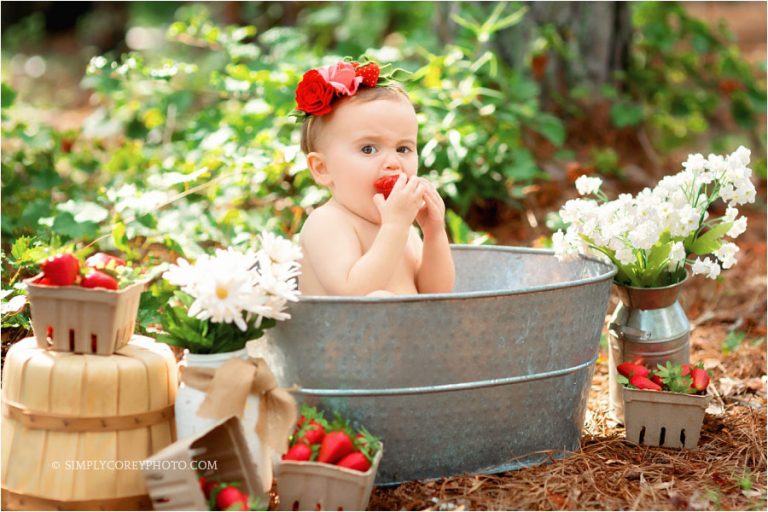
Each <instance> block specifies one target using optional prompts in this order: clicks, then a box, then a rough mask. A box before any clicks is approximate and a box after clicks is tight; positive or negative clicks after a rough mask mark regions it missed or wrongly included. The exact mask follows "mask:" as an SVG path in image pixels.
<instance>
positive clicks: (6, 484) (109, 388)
mask: <svg viewBox="0 0 768 512" xmlns="http://www.w3.org/2000/svg"><path fill="white" fill-rule="evenodd" d="M177 386H178V375H177V367H176V360H175V358H174V356H173V354H172V352H171V350H170V348H169V347H168V346H166V345H164V344H161V343H155V342H154V341H153V340H151V339H149V338H146V337H141V336H135V337H134V338H133V340H131V342H130V343H129V344H128V345H126V346H125V347H123V348H122V349H120V350H119V351H118V352H117V353H116V354H114V355H111V356H94V355H80V354H74V353H71V352H55V351H51V350H46V349H41V348H40V347H38V346H37V343H36V341H35V339H34V338H26V339H24V340H22V341H19V342H18V343H16V344H14V345H13V346H12V347H11V349H10V350H9V351H8V354H7V356H6V360H5V366H4V368H3V416H4V418H3V428H2V441H3V442H2V498H3V499H2V502H3V503H2V505H3V508H12V509H18V510H24V509H32V510H56V509H58V510H99V509H104V510H113V509H114V510H116V509H121V510H137V509H148V508H149V507H150V502H149V498H148V496H147V492H146V488H145V486H144V479H143V478H142V474H141V470H140V464H141V462H142V461H143V460H144V459H146V458H147V457H149V456H150V455H152V454H153V453H154V452H156V451H158V450H160V449H162V448H164V447H165V446H168V445H169V444H171V443H172V442H173V441H174V440H175V436H176V433H175V423H174V417H173V403H174V400H175V396H176V389H177Z"/></svg>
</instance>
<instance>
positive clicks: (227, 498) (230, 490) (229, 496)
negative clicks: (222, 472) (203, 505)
mask: <svg viewBox="0 0 768 512" xmlns="http://www.w3.org/2000/svg"><path fill="white" fill-rule="evenodd" d="M199 482H200V489H202V491H203V493H204V494H205V499H207V500H208V510H267V508H266V507H265V506H263V505H262V503H261V500H260V499H259V498H258V497H255V496H249V495H248V494H247V493H244V492H243V491H241V490H240V484H239V483H224V482H219V481H217V480H213V479H208V478H206V477H204V476H201V477H200V478H199Z"/></svg>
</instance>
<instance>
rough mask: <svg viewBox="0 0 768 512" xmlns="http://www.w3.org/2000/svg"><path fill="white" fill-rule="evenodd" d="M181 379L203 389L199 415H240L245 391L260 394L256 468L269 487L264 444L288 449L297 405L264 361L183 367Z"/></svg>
mask: <svg viewBox="0 0 768 512" xmlns="http://www.w3.org/2000/svg"><path fill="white" fill-rule="evenodd" d="M181 382H183V383H184V384H185V385H187V386H190V387H193V388H195V389H198V390H200V391H203V392H204V393H205V399H204V400H203V403H202V404H201V405H200V408H199V409H198V410H197V415H198V416H200V417H202V418H213V419H224V418H227V417H230V416H241V417H242V415H243V411H244V410H245V404H246V400H247V399H248V395H249V394H251V393H253V394H255V395H257V396H258V397H259V416H258V419H257V420H256V429H255V430H256V435H257V436H258V439H259V441H260V443H261V445H262V450H261V452H262V460H261V461H257V462H259V464H258V466H260V467H258V468H257V471H258V472H259V474H260V478H261V479H262V485H263V486H264V487H265V488H266V489H267V490H268V489H269V488H270V486H271V484H272V463H271V460H270V458H269V450H266V449H264V448H265V445H266V446H267V447H269V448H271V449H272V450H274V451H275V452H277V453H279V454H282V453H285V452H286V451H287V450H288V437H289V436H290V434H291V432H292V431H293V428H294V425H295V424H296V419H297V418H296V417H297V413H296V409H297V406H296V400H295V399H294V398H293V396H292V395H291V394H290V393H289V392H288V390H286V389H283V388H280V387H278V385H277V380H276V379H275V376H274V375H273V374H272V370H270V368H269V366H268V365H267V363H266V361H264V359H262V358H249V359H248V360H243V359H239V358H232V359H230V360H228V361H227V362H225V363H224V364H223V365H221V366H220V367H218V368H201V367H198V366H189V367H182V372H181Z"/></svg>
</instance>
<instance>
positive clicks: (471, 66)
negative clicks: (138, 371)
mask: <svg viewBox="0 0 768 512" xmlns="http://www.w3.org/2000/svg"><path fill="white" fill-rule="evenodd" d="M210 9H214V11H215V7H214V6H213V5H211V6H206V4H185V5H182V6H180V7H179V6H178V5H175V6H172V7H169V6H168V5H167V4H158V5H151V4H150V3H146V4H145V3H137V4H136V6H135V7H134V9H133V10H132V12H131V23H132V24H134V25H147V26H152V25H155V26H159V27H160V29H161V30H162V31H163V33H164V34H165V41H164V42H163V43H162V44H160V45H159V46H156V47H154V48H152V49H147V50H142V51H133V52H128V53H123V54H117V53H115V54H112V53H110V54H106V55H98V56H95V57H93V58H91V59H90V62H89V63H88V65H87V69H86V72H85V75H84V77H83V79H82V82H81V86H82V88H84V89H86V90H87V91H90V92H91V104H92V105H93V106H94V107H95V108H94V110H93V112H92V113H91V114H90V115H89V117H88V118H87V119H86V121H85V123H84V124H83V126H82V128H81V129H76V130H67V131H62V130H59V129H56V128H54V123H49V122H47V121H46V120H45V119H44V118H42V117H41V116H39V115H36V112H37V111H38V110H40V106H38V105H35V104H34V103H33V102H30V100H28V99H27V98H26V97H25V96H26V94H25V93H26V91H25V90H14V89H13V88H12V87H11V86H10V84H9V83H8V81H7V80H6V79H5V78H4V80H3V86H2V136H3V141H2V186H3V196H2V210H3V215H2V235H3V266H4V270H5V272H4V273H3V279H2V283H3V285H2V286H3V289H11V290H13V292H12V293H11V294H9V295H8V296H7V297H6V298H4V299H3V300H4V302H7V300H9V299H11V298H12V297H13V296H15V295H18V294H22V293H23V289H22V288H21V287H20V286H19V280H20V279H21V278H22V277H25V276H28V275H31V274H32V273H34V272H35V271H36V270H37V267H36V265H37V262H38V261H39V258H40V257H41V256H44V255H45V254H48V253H50V252H51V251H55V250H57V249H60V248H61V247H62V246H64V245H65V244H70V246H71V247H77V248H82V247H83V246H84V245H86V244H90V243H92V242H94V241H95V243H94V244H93V247H94V248H95V247H98V248H100V249H102V250H115V251H118V252H120V253H122V254H124V255H126V256H127V258H128V259H130V260H133V261H134V262H138V263H140V264H142V265H146V266H151V265H154V264H156V263H158V262H160V261H163V260H169V259H173V258H174V257H176V256H179V255H183V256H186V257H189V258H194V257H195V256H196V255H199V254H201V253H202V252H204V251H208V250H210V249H211V248H212V247H215V246H222V245H223V246H235V247H237V246H250V245H252V244H253V243H254V242H255V240H256V237H257V235H258V233H259V232H260V231H262V230H270V231H273V232H276V233H280V234H283V235H285V236H288V237H291V236H295V235H296V233H297V232H298V230H299V229H300V227H301V224H302V222H303V220H304V219H305V218H306V215H307V213H308V211H310V210H311V208H312V207H314V206H317V205H319V204H321V203H322V202H323V201H325V200H326V199H327V197H328V193H327V191H326V190H324V189H322V188H320V187H318V186H316V185H315V184H314V183H313V181H312V179H311V176H310V175H309V173H308V172H307V170H306V166H305V163H304V159H303V155H302V154H301V153H300V151H299V147H298V137H299V130H298V129H297V126H296V125H295V124H294V122H293V120H292V119H291V118H289V117H288V115H287V114H288V113H289V112H290V111H291V110H292V109H293V108H294V99H293V93H294V88H295V86H296V84H297V83H298V81H299V80H300V78H301V75H302V73H303V72H304V71H306V70H308V69H310V68H315V67H318V66H321V65H328V64H330V63H333V62H335V61H336V60H338V59H339V58H340V57H343V56H345V55H352V56H356V55H359V54H362V53H367V54H368V55H370V56H371V57H374V58H376V59H378V60H380V61H382V62H393V63H395V64H396V65H397V66H399V67H403V68H406V69H408V70H409V71H411V72H412V73H413V80H412V81H411V82H409V83H408V84H406V88H407V90H408V91H409V94H410V95H411V98H412V100H413V101H414V103H415V105H416V106H417V110H418V116H419V121H420V126H421V131H420V137H421V140H420V141H419V146H420V147H419V153H420V157H421V170H420V173H421V174H422V175H426V176H427V177H429V178H430V179H431V180H433V181H434V182H435V183H436V184H437V185H438V187H439V190H440V192H441V194H442V195H443V197H445V198H446V202H447V204H448V206H449V212H448V219H447V221H448V227H449V232H450V234H451V237H452V239H453V241H454V242H458V243H469V242H474V243H487V242H489V241H490V239H489V237H488V236H486V235H484V234H482V233H476V232H474V231H473V230H472V229H471V228H470V227H469V225H468V224H467V223H466V222H465V220H464V219H466V218H467V214H468V212H470V210H471V208H472V207H473V205H475V204H477V203H478V202H484V201H496V202H499V203H504V204H507V205H508V206H509V207H511V208H516V207H519V205H520V201H521V200H522V199H523V198H524V197H525V195H526V193H527V191H528V190H530V185H532V184H535V183H538V182H540V181H546V180H548V179H549V178H550V176H549V175H548V173H547V172H545V171H544V168H543V164H544V163H545V162H542V161H541V158H540V157H537V156H536V154H535V149H536V147H537V145H538V146H542V144H543V145H544V146H545V147H546V148H547V150H548V152H549V153H548V154H550V155H551V158H552V159H554V160H558V159H567V156H568V155H571V154H572V152H569V151H568V145H569V144H568V138H567V130H566V125H567V123H568V121H569V120H570V119H572V118H573V117H578V116H579V115H581V116H584V115H587V114H585V113H584V112H586V110H579V109H578V108H576V109H575V110H574V109H564V108H561V107H562V104H569V105H576V106H580V105H581V106H583V105H587V104H589V102H590V101H593V100H594V98H591V97H589V94H588V92H586V91H587V90H586V89H585V88H580V87H579V86H578V85H577V86H576V87H575V88H573V89H572V90H571V91H570V93H569V94H570V97H568V98H560V102H561V105H558V104H557V103H554V104H552V103H551V102H550V103H547V104H545V102H544V100H543V91H542V85H541V82H540V81H539V80H537V77H535V76H534V73H533V72H532V70H531V66H530V62H531V59H532V58H533V57H535V56H536V55H540V54H541V53H542V52H549V53H550V54H552V55H554V53H555V52H556V51H557V50H558V41H560V42H562V40H561V39H562V38H561V35H560V34H557V33H556V32H555V31H554V28H553V27H551V26H546V25H545V26H543V27H540V29H539V34H538V35H537V37H535V38H533V39H532V40H531V41H530V44H529V45H528V46H527V47H526V48H522V49H521V51H524V52H525V53H526V55H527V57H526V59H523V61H524V62H525V65H523V66H519V67H514V66H510V65H508V64H506V63H504V62H503V60H501V59H500V58H499V57H498V55H497V54H496V53H495V51H494V47H493V42H494V40H495V38H496V37H497V34H498V33H499V32H500V31H504V30H515V29H516V26H517V25H518V24H519V23H520V22H521V20H523V19H525V16H526V15H527V12H526V8H525V7H524V6H523V5H521V4H518V3H514V2H513V3H499V4H496V5H495V6H494V8H493V9H486V8H481V7H479V6H477V5H474V4H469V3H467V4H464V3H462V4H460V5H459V9H458V13H457V14H455V15H454V16H453V22H454V23H455V24H456V25H457V27H458V30H457V33H456V36H455V38H454V41H453V42H452V43H451V44H448V45H441V44H440V42H439V41H438V39H437V36H436V34H435V33H434V30H433V29H432V24H431V23H432V19H433V18H434V16H435V15H436V11H435V10H436V7H435V5H434V4H432V3H430V2H407V3H405V2H404V3H399V2H396V3H382V2H365V3H362V2H361V3H318V4H316V5H312V4H310V5H306V6H304V7H303V8H302V9H301V11H300V12H299V14H298V16H297V18H296V21H295V24H281V21H280V20H281V19H282V18H283V17H284V16H285V12H284V10H285V9H286V6H285V4H272V3H269V2H252V3H247V4H244V7H243V9H244V12H243V13H242V15H243V17H244V18H246V19H254V20H257V23H256V25H253V26H236V25H225V24H224V23H221V22H219V21H216V19H217V17H216V16H217V13H216V12H214V13H213V14H212V12H211V11H210ZM169 19H170V20H172V21H170V22H168V21H166V20H169ZM84 25H85V26H86V27H87V26H88V25H87V23H86V22H84ZM633 25H634V29H635V34H634V36H633V37H634V38H633V43H632V51H631V59H630V66H629V68H628V69H627V70H626V72H625V73H623V74H621V75H619V76H616V77H615V79H614V80H613V82H612V83H610V84H607V85H606V86H605V87H604V88H603V90H602V98H601V99H604V100H608V101H610V103H611V122H612V123H613V126H614V128H615V129H617V130H619V129H628V128H629V129H631V128H633V127H635V128H637V129H640V128H644V129H647V130H649V131H650V133H651V139H652V142H653V144H654V146H655V148H656V149H657V150H658V151H660V152H662V153H663V152H666V151H670V150H673V149H675V148H679V147H681V146H685V145H690V144H692V143H695V142H696V141H697V140H700V139H698V138H700V137H702V135H708V134H710V133H709V132H712V131H713V128H714V125H715V124H716V123H717V120H718V118H719V116H721V115H722V109H723V108H724V107H725V108H726V109H727V111H728V113H729V115H730V117H731V118H732V120H733V121H734V122H735V125H736V129H733V130H728V131H727V132H726V133H724V134H723V135H717V136H712V137H708V138H707V140H708V143H710V144H711V146H712V149H715V150H719V149H721V148H726V149H729V150H730V149H732V147H735V145H736V144H737V143H745V144H746V145H748V146H751V147H752V148H753V151H754V152H753V157H755V158H756V160H757V164H756V170H757V171H758V173H760V174H761V175H762V176H763V177H764V176H765V159H764V156H763V155H764V153H765V143H764V141H765V132H764V128H763V126H764V122H763V121H764V117H763V116H764V114H765V110H766V107H765V81H764V79H760V80H758V79H756V78H755V76H758V73H757V72H756V71H757V70H755V69H754V67H753V66H751V65H749V64H748V63H747V62H746V61H745V60H744V59H743V58H742V57H741V56H740V55H739V52H738V50H737V49H736V46H735V44H734V38H733V35H732V34H730V33H729V32H728V30H727V28H726V27H721V28H720V29H718V30H712V29H710V28H708V27H707V25H705V24H704V23H703V22H701V21H699V20H695V19H693V18H691V17H690V16H688V15H686V14H685V12H684V10H683V9H682V8H681V7H680V6H679V5H678V4H675V3H666V2H663V3H656V2H645V3H637V4H633ZM43 36H44V34H41V27H40V20H39V17H37V18H36V17H34V16H33V17H30V18H29V19H27V20H25V21H24V22H23V23H20V24H19V25H17V26H15V27H11V28H10V29H9V30H6V31H5V33H4V34H3V38H4V40H3V43H4V46H5V47H6V52H4V77H5V76H7V73H6V72H5V70H6V69H7V68H8V65H7V62H6V55H9V54H10V55H13V54H15V53H17V52H20V51H22V49H23V47H24V44H25V42H26V43H28V42H29V41H36V40H37V41H40V40H42V39H43ZM560 56H561V57H562V56H564V58H566V60H567V58H578V57H576V56H573V55H571V56H569V55H568V53H567V52H560ZM763 74H764V69H763ZM724 83H727V84H730V85H729V92H728V94H727V95H724V93H723V84H724ZM730 88H733V90H730ZM580 112H581V113H580ZM696 148H697V151H702V149H701V146H700V145H697V146H696ZM592 159H593V161H592V163H593V164H594V166H595V167H596V168H597V169H598V172H605V173H614V172H616V170H617V169H618V167H619V163H618V155H617V153H616V152H615V151H614V150H613V149H612V148H595V149H594V150H593V152H592ZM166 292H167V291H166ZM165 299H167V293H165V294H164V293H162V292H161V291H159V290H158V289H153V290H152V291H151V292H150V293H147V294H145V297H144V303H143V306H144V307H143V308H142V311H143V313H142V315H143V317H142V324H143V325H145V326H146V325H148V324H149V323H151V322H152V321H153V320H156V317H155V315H153V314H152V311H153V309H152V308H155V309H154V311H156V307H157V306H158V305H161V304H162V303H163V301H164V300H165ZM25 315H26V313H25V312H24V311H22V312H21V313H17V312H7V313H6V314H4V315H3V325H4V326H19V327H24V326H26V325H27V322H28V320H27V318H26V316H25Z"/></svg>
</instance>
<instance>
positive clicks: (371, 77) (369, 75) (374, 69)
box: [355, 62, 379, 87]
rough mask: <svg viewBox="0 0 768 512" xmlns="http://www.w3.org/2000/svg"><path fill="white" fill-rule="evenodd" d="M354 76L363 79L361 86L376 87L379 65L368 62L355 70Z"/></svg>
mask: <svg viewBox="0 0 768 512" xmlns="http://www.w3.org/2000/svg"><path fill="white" fill-rule="evenodd" d="M355 76H361V77H363V85H367V86H368V87H376V83H377V82H378V81H379V65H378V64H376V63H375V62H369V63H368V64H366V65H364V66H360V67H358V68H356V69H355Z"/></svg>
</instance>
